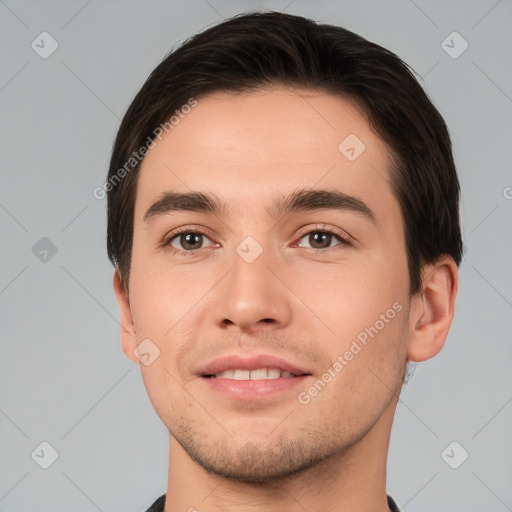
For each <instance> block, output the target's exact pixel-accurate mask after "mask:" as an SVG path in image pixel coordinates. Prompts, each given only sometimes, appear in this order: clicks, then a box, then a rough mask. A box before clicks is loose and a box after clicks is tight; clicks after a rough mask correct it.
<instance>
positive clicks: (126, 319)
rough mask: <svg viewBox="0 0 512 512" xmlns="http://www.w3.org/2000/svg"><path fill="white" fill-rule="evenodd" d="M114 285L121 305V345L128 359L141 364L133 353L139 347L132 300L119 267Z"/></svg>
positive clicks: (115, 274)
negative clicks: (131, 307) (131, 304)
mask: <svg viewBox="0 0 512 512" xmlns="http://www.w3.org/2000/svg"><path fill="white" fill-rule="evenodd" d="M113 285H114V292H115V294H116V298H117V304H118V305H119V313H120V316H121V347H122V349H123V352H124V353H125V355H126V357H128V359H131V360H132V361H133V362H134V363H137V364H139V360H138V359H137V357H136V356H135V354H134V353H133V351H134V350H135V348H136V347H137V337H136V333H135V326H134V323H133V318H132V312H131V309H130V302H129V300H128V297H127V296H126V292H125V290H124V286H123V281H122V278H121V274H120V272H119V269H117V268H116V269H115V271H114V278H113Z"/></svg>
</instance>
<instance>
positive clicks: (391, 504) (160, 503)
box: [146, 494, 400, 512]
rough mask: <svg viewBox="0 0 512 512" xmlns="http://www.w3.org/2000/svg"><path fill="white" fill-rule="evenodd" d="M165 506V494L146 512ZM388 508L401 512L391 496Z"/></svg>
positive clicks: (162, 508)
mask: <svg viewBox="0 0 512 512" xmlns="http://www.w3.org/2000/svg"><path fill="white" fill-rule="evenodd" d="M164 505H165V494H163V495H162V496H160V498H158V499H157V500H156V501H155V503H153V505H151V507H149V508H148V509H147V510H146V512H164ZM388 507H389V510H390V511H391V512H400V509H399V508H398V506H397V504H396V503H395V501H394V500H393V498H392V497H391V496H389V495H388Z"/></svg>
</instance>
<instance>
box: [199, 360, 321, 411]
mask: <svg viewBox="0 0 512 512" xmlns="http://www.w3.org/2000/svg"><path fill="white" fill-rule="evenodd" d="M198 374H199V376H200V377H202V380H203V382H205V383H206V384H207V386H208V389H209V390H211V391H213V392H214V394H215V395H216V396H217V395H218V394H220V395H222V396H224V397H227V398H228V399H230V400H243V401H255V400H261V399H265V398H268V397H270V396H271V395H272V396H280V395H279V394H282V393H284V392H287V391H288V392H290V391H292V390H293V389H294V388H295V387H297V386H299V385H300V384H301V383H302V382H304V380H305V379H307V378H308V377H310V376H311V375H312V374H311V373H309V372H308V371H307V370H306V369H303V368H300V367H298V366H297V365H295V364H293V363H290V362H288V361H286V360H284V359H281V358H277V357H274V356H270V355H264V354H260V355H258V356H253V357H250V358H242V357H240V355H238V354H233V355H228V356H224V357H221V358H218V359H215V360H213V361H211V362H210V363H208V364H207V365H206V366H204V367H203V368H201V370H200V371H199V372H198Z"/></svg>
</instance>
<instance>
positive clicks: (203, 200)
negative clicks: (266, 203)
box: [144, 189, 376, 224]
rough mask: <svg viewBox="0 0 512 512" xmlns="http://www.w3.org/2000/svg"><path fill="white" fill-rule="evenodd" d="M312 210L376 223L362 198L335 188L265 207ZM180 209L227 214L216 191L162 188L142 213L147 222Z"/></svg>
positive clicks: (298, 193)
mask: <svg viewBox="0 0 512 512" xmlns="http://www.w3.org/2000/svg"><path fill="white" fill-rule="evenodd" d="M312 210H339V211H345V212H351V213H355V214H357V215H360V216H362V217H364V218H365V219H367V220H369V221H371V222H372V223H374V224H375V223H376V219H375V214H374V213H373V211H372V210H371V209H370V208H369V207H368V206H367V205H366V204H365V203H364V202H363V201H361V200H360V199H359V198H357V197H354V196H350V195H347V194H344V193H343V192H340V191H337V190H318V189H299V190H295V191H293V192H291V193H290V194H288V195H281V196H278V197H277V198H276V199H275V200H274V202H273V204H272V206H271V207H270V208H267V209H266V211H267V213H268V215H270V216H271V217H273V218H277V217H280V216H283V215H285V214H287V213H291V212H299V211H312ZM180 211H189V212H204V213H213V214H216V215H221V216H225V217H226V216H228V214H229V211H230V209H229V208H228V206H227V204H226V203H225V202H223V201H221V200H220V199H219V198H218V197H217V196H216V195H215V194H204V193H202V192H189V193H178V192H164V193H162V195H161V197H160V198H159V199H157V200H156V201H155V202H154V203H152V204H151V206H150V207H149V208H148V209H147V211H146V213H145V214H144V221H145V222H150V221H151V220H153V219H154V218H156V217H159V216H161V215H165V214H167V213H171V212H180Z"/></svg>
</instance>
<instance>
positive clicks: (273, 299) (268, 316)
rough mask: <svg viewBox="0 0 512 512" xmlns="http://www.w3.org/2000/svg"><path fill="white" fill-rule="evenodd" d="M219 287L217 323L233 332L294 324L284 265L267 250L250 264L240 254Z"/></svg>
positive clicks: (232, 259)
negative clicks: (284, 282) (291, 321)
mask: <svg viewBox="0 0 512 512" xmlns="http://www.w3.org/2000/svg"><path fill="white" fill-rule="evenodd" d="M231 263H232V267H231V270H230V271H229V272H228V274H227V276H226V277H225V278H224V279H223V280H222V282H221V283H220V284H219V286H218V287H216V288H217V296H216V298H215V300H216V304H215V320H216V324H217V325H218V326H219V327H221V328H223V329H227V330H230V331H233V332H245V333H250V332H257V331H262V330H269V329H277V328H282V327H284V326H286V325H288V323H289V322H290V318H291V306H292V300H293V296H292V293H291V292H290V290H289V289H288V288H287V287H286V286H285V285H284V284H283V281H286V279H285V276H284V275H283V274H284V272H283V271H284V264H283V262H281V264H279V262H278V258H277V257H276V256H273V255H272V254H269V253H268V252H267V251H266V250H264V251H263V252H262V253H261V254H260V255H259V256H258V257H257V258H256V260H254V261H252V262H251V263H249V262H248V261H246V260H244V259H243V258H242V257H241V256H240V255H239V254H238V253H236V252H235V253H234V254H233V257H232V258H231Z"/></svg>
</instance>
